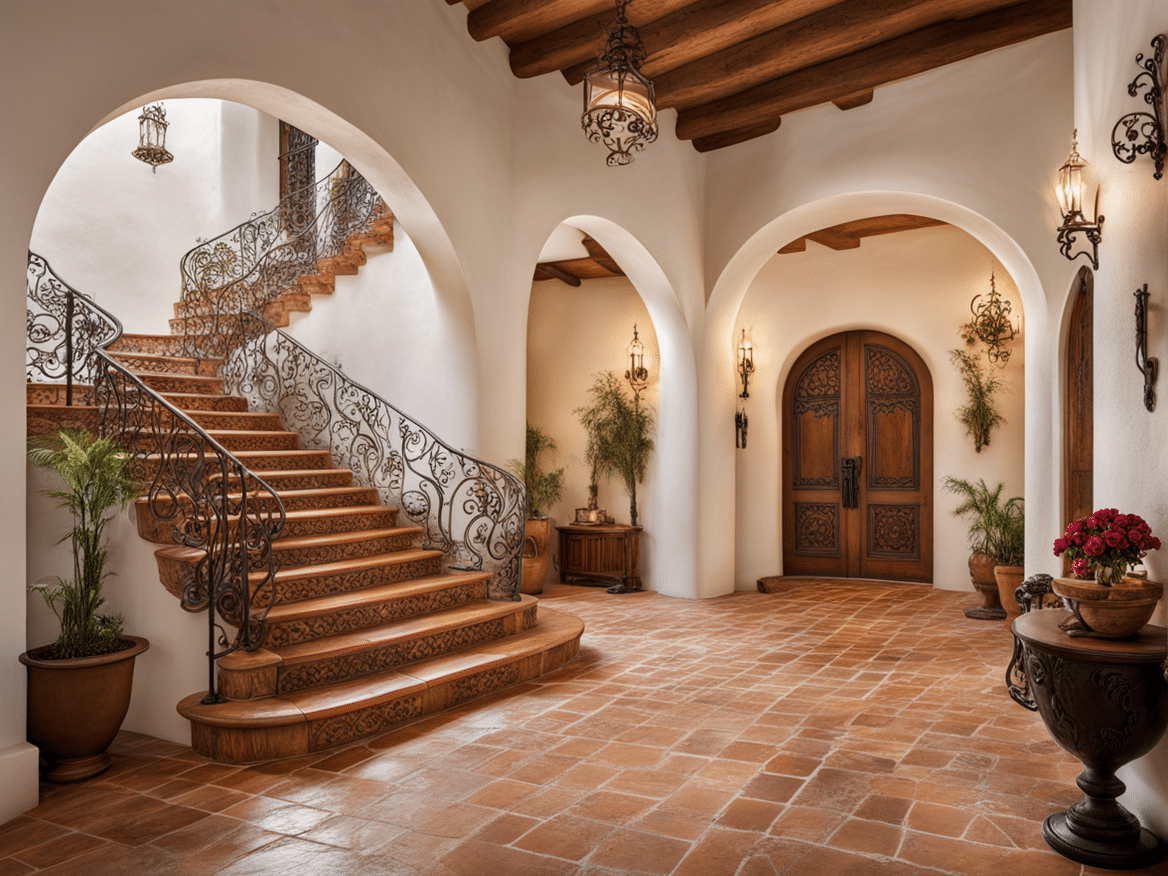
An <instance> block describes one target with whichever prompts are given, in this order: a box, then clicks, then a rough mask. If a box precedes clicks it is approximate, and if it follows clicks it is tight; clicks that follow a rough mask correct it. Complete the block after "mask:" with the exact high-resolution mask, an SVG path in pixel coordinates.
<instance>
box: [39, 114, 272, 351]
mask: <svg viewBox="0 0 1168 876" xmlns="http://www.w3.org/2000/svg"><path fill="white" fill-rule="evenodd" d="M165 108H166V120H167V122H168V123H169V128H168V129H167V135H166V147H167V150H168V151H169V152H170V153H171V154H172V155H174V156H175V158H174V161H172V162H170V163H168V164H163V165H160V166H159V168H158V170H157V171H156V172H153V173H152V172H151V169H150V166H149V165H147V164H144V163H142V162H141V161H139V160H138V159H136V158H134V157H133V156H132V155H131V154H130V153H131V152H132V151H133V150H134V149H135V148H136V147H137V145H138V116H139V114H140V109H134V110H131V111H130V112H127V113H124V114H122V115H120V116H118V117H117V118H115V119H112V120H110V121H109V122H108V123H107V124H105V125H102V126H101V127H100V128H98V129H97V130H95V131H93V132H92V133H91V134H90V135H89V136H87V137H86V138H85V139H84V140H83V141H82V142H81V143H79V144H78V145H77V148H76V149H74V150H73V152H72V153H71V154H70V155H69V158H68V160H66V161H65V163H64V164H63V165H62V166H61V168H60V170H59V171H58V172H57V175H56V176H55V177H54V179H53V184H52V185H51V186H50V187H49V190H48V191H47V192H46V193H45V197H44V201H43V202H42V204H41V207H40V210H39V212H38V213H37V220H36V225H35V226H34V228H33V234H32V241H31V243H30V244H29V247H30V248H31V249H32V250H33V252H36V253H39V254H40V255H41V256H43V257H44V258H46V259H48V261H49V264H50V265H52V267H53V270H54V272H55V273H56V274H57V275H58V276H59V277H60V278H61V279H63V280H64V281H65V282H67V283H69V284H70V285H71V286H73V287H74V288H75V289H78V290H79V291H81V292H83V293H85V294H86V295H89V296H90V297H92V298H93V299H94V300H95V301H97V302H98V303H99V304H101V305H102V306H103V307H105V308H106V309H108V310H110V311H111V312H112V313H113V314H114V315H115V316H117V317H118V318H119V319H120V320H121V321H122V324H123V325H124V326H125V328H126V331H128V332H141V333H153V334H166V333H167V331H168V329H167V323H166V321H167V320H168V319H170V318H171V317H173V316H174V303H175V302H176V301H177V300H178V297H179V289H180V282H181V279H180V274H179V261H180V259H181V258H182V256H183V255H184V254H185V253H186V252H187V251H189V250H190V249H192V248H194V247H195V246H196V244H197V241H198V239H200V238H202V239H208V238H212V237H216V236H218V235H219V234H222V233H223V232H225V231H228V230H230V229H231V228H233V227H235V226H236V225H238V224H239V223H240V222H243V221H244V220H246V219H247V218H248V217H249V216H250V215H251V214H252V213H254V212H256V211H265V210H270V209H271V208H272V207H274V206H275V205H276V203H277V201H279V188H278V176H277V164H276V155H277V153H278V151H279V150H278V146H279V144H278V125H277V121H276V119H274V118H272V117H271V116H267V115H265V114H263V113H259V112H256V111H255V110H254V109H252V108H251V107H247V106H243V105H241V104H236V103H228V102H224V101H219V100H200V99H190V100H170V101H167V102H166V104H165Z"/></svg>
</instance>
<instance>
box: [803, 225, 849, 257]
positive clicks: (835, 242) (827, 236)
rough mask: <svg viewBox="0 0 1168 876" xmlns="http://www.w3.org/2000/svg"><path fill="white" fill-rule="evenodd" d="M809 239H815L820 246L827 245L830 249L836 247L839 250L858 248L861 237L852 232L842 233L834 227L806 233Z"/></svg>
mask: <svg viewBox="0 0 1168 876" xmlns="http://www.w3.org/2000/svg"><path fill="white" fill-rule="evenodd" d="M806 237H807V239H808V240H813V241H815V242H816V243H818V244H819V245H820V246H826V247H827V248H828V249H834V250H836V251H837V252H839V251H840V250H845V249H858V248H859V246H860V238H858V237H855V236H854V235H851V234H841V233H840V232H839V231H836V230H835V229H834V228H823V229H820V230H819V231H812V232H811V233H810V234H808V235H806Z"/></svg>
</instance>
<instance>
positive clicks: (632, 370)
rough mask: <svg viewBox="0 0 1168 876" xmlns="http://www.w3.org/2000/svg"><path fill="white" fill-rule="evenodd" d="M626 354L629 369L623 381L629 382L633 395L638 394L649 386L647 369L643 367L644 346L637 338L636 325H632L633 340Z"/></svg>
mask: <svg viewBox="0 0 1168 876" xmlns="http://www.w3.org/2000/svg"><path fill="white" fill-rule="evenodd" d="M627 353H628V358H629V367H628V369H627V370H626V371H625V380H627V381H628V382H629V386H631V387H632V388H633V392H634V393H639V392H640V391H641V390H642V389H644V388H645V387H646V386H648V385H649V369H648V368H646V367H645V345H644V344H643V343H642V342H641V339H640V338H638V337H637V324H636V323H633V339H632V340H631V341H629V346H628V348H627Z"/></svg>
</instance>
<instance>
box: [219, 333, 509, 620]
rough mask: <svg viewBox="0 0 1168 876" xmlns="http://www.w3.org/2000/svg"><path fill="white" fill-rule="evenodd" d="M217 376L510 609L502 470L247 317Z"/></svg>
mask: <svg viewBox="0 0 1168 876" xmlns="http://www.w3.org/2000/svg"><path fill="white" fill-rule="evenodd" d="M238 324H239V330H238V331H237V332H235V333H233V339H234V340H236V341H238V343H237V345H236V346H234V347H232V348H231V349H230V350H228V351H227V360H226V361H225V362H224V366H223V374H224V377H225V378H226V381H227V385H228V387H229V388H230V391H232V392H235V393H238V394H240V395H243V396H244V397H246V398H247V399H248V402H249V405H250V407H249V409H250V410H253V411H267V412H279V413H280V415H281V417H282V418H283V422H284V428H286V429H289V430H292V431H295V432H298V433H299V434H300V439H301V446H303V447H304V448H306V449H313V448H315V449H323V450H328V451H329V452H330V453H332V455H333V458H334V459H337V460H343V461H344V464H345V465H347V466H348V467H349V468H351V469H352V470H353V478H354V482H355V483H357V484H360V485H361V486H366V487H373V488H375V489H376V490H377V491H378V492H379V493H380V494H381V497H382V500H383V501H384V502H385V503H386V504H387V505H396V506H397V507H399V508H401V511H402V513H403V514H405V515H406V516H407V517H409V519H410V520H411V521H412V522H413V523H414V524H415V525H417V526H420V527H421V528H422V531H423V532H422V536H421V546H422V547H425V548H428V549H433V550H440V551H442V552H443V553H444V554H445V561H444V562H445V564H446V565H447V566H449V567H450V568H454V569H462V570H473V571H489V572H491V575H492V577H491V580H490V582H489V583H488V586H487V595H488V596H489V597H490V598H492V599H502V600H518V599H519V583H520V563H521V561H522V556H523V539H524V532H525V527H524V521H525V517H526V513H525V512H526V503H527V497H526V491H525V490H524V487H523V484H522V482H521V481H519V480H518V479H517V478H515V477H514V476H513V475H511V474H508V473H507V472H506V471H504V470H503V469H501V468H498V467H496V466H493V465H490V464H488V463H486V462H482V461H481V460H478V459H475V458H474V457H471V456H468V455H467V454H465V453H462V452H460V451H458V450H455V449H454V448H452V447H450V446H449V445H447V444H445V443H444V442H443V441H441V440H440V439H439V438H438V437H437V436H436V435H435V434H434V433H433V432H431V431H430V430H429V429H427V428H426V427H424V426H422V425H420V424H419V423H417V422H415V421H413V420H411V419H410V418H409V417H407V416H406V415H405V414H403V413H402V412H401V411H399V410H398V409H397V408H395V407H393V405H391V404H390V403H389V402H387V401H385V400H384V399H382V398H380V397H379V396H377V395H376V394H374V393H373V392H371V391H370V390H368V389H366V388H365V387H364V386H361V385H360V384H358V383H355V382H354V381H352V380H350V379H349V378H348V377H347V376H346V375H345V374H344V373H343V372H342V371H341V370H340V369H338V368H337V367H335V366H334V365H331V364H330V363H328V362H326V361H324V360H323V359H321V358H320V357H319V356H317V355H316V354H315V353H313V352H312V351H311V350H309V349H307V348H306V347H304V346H303V345H301V344H300V343H299V342H297V341H296V340H294V339H293V338H292V337H290V336H289V335H287V334H285V333H284V332H282V331H280V330H279V329H277V328H275V327H274V326H272V325H271V324H270V323H268V322H267V321H266V320H264V319H263V318H262V317H260V316H259V315H257V314H255V313H249V314H239V316H238Z"/></svg>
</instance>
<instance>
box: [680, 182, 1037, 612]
mask: <svg viewBox="0 0 1168 876" xmlns="http://www.w3.org/2000/svg"><path fill="white" fill-rule="evenodd" d="M852 205H855V206H854V208H853V206H852ZM893 213H895V214H913V215H917V216H926V217H930V218H932V219H937V220H940V221H942V222H944V223H948V225H949V226H953V227H941V228H932V227H929V228H923V229H922V230H914V231H912V232H911V233H906V234H891V235H888V236H886V237H877V238H874V239H873V240H872V241H868V240H865V241H864V244H863V246H861V247H858V248H854V249H848V250H845V251H837V252H833V251H830V250H828V249H823V248H820V247H818V246H812V245H808V246H807V247H806V253H799V254H795V255H776V253H777V252H778V251H779V250H780V249H781V248H783V247H784V246H786V245H787V244H788V243H790V242H791V241H793V240H796V239H798V238H800V237H803V236H806V235H809V234H811V233H813V232H815V231H817V230H819V229H824V228H829V227H832V226H835V225H838V224H840V223H841V222H850V221H852V220H855V219H856V218H857V217H868V216H880V215H886V214H893ZM760 235H761V236H762V241H760V239H759V237H760ZM917 235H919V236H920V238H921V239H922V240H930V239H931V241H932V242H933V243H934V244H935V245H936V246H949V245H950V244H948V243H944V242H943V241H944V239H945V237H946V236H948V238H949V239H952V240H953V241H954V242H955V244H954V245H956V246H958V247H959V249H960V250H961V251H962V253H963V255H962V259H960V260H958V261H965V262H966V265H965V273H964V274H963V276H961V277H956V276H950V275H943V276H944V280H941V281H939V280H938V279H937V278H936V277H934V278H933V279H932V280H930V278H929V274H928V272H920V271H917V270H916V268H917V267H918V266H919V265H920V264H921V255H920V253H914V252H913V251H911V249H910V248H908V247H904V246H903V241H907V240H909V239H910V238H912V237H914V236H917ZM812 239H814V238H812ZM898 241H901V242H898ZM764 246H765V247H766V249H763V247H764ZM865 247H868V248H869V249H870V251H872V252H875V251H877V250H878V249H881V248H884V249H887V250H888V251H889V253H893V252H896V251H897V250H900V252H899V253H898V255H897V257H895V258H892V259H890V261H889V263H888V264H889V266H888V267H887V268H886V269H882V271H883V274H882V275H881V274H880V272H878V273H877V274H875V275H872V274H869V273H867V272H865V271H863V270H861V271H860V272H853V273H852V274H851V275H850V276H844V273H843V272H840V271H838V270H837V268H834V267H832V265H833V264H834V265H836V266H838V265H845V264H847V261H846V260H847V259H848V258H852V257H856V258H859V257H860V254H862V253H864V252H865ZM768 250H769V252H768ZM813 250H814V251H815V252H816V253H817V254H816V255H815V256H813V257H812V261H814V260H824V261H826V263H827V266H826V268H824V271H825V272H821V273H817V271H819V270H820V269H819V268H816V271H815V272H806V273H805V275H802V274H800V275H798V276H796V272H795V269H794V268H791V267H783V260H784V259H788V260H789V259H799V258H806V257H808V255H809V254H811V253H812V252H813ZM748 252H749V254H750V264H751V266H753V267H754V273H753V274H751V275H748V269H747V267H746V262H745V261H744V260H745V259H746V254H747V253H748ZM933 261H934V262H935V261H938V259H937V258H936V257H933ZM940 261H943V259H940ZM788 264H789V263H788ZM931 264H932V263H931ZM995 264H996V266H997V267H996V268H995V267H994V265H995ZM942 267H944V265H942ZM991 270H993V271H994V272H995V274H996V283H997V287H998V290H999V291H1000V292H1002V293H1003V294H1004V295H1005V296H1006V297H1007V298H1009V299H1010V300H1011V301H1012V302H1013V304H1014V313H1015V314H1016V315H1017V314H1020V312H1021V311H1022V310H1023V305H1024V303H1025V304H1026V305H1029V304H1030V303H1031V302H1033V304H1034V306H1035V307H1036V308H1037V310H1038V311H1039V312H1041V311H1042V310H1043V309H1044V306H1043V302H1042V300H1041V295H1040V293H1041V286H1040V285H1039V282H1038V279H1037V276H1036V275H1035V273H1034V269H1033V267H1032V266H1031V265H1030V263H1029V260H1028V259H1027V258H1026V256H1025V255H1024V254H1023V253H1022V252H1021V250H1020V249H1019V248H1018V247H1017V244H1015V243H1014V242H1013V241H1012V240H1010V239H1009V238H1008V237H1007V236H1005V235H1004V234H1003V233H1002V232H1001V231H1000V229H996V228H995V227H994V226H993V225H992V224H991V223H988V222H987V221H986V220H985V219H984V218H983V217H980V216H977V215H976V214H972V213H970V212H969V211H967V210H965V209H963V208H961V207H959V206H958V205H955V204H952V203H950V202H944V201H940V200H938V199H935V198H929V197H924V196H920V195H914V194H909V193H867V194H857V195H852V196H840V197H838V198H831V199H825V200H824V201H821V202H815V203H814V204H810V205H805V206H804V207H801V208H799V209H798V210H796V211H792V213H791V214H788V215H786V216H784V217H782V218H781V219H779V220H776V221H775V222H774V223H772V224H771V225H769V226H767V228H766V229H764V231H762V232H759V233H758V234H756V235H755V237H753V238H751V240H750V242H749V243H748V244H747V245H746V246H744V247H743V249H741V250H740V251H739V253H738V254H737V255H736V256H735V257H734V258H733V259H731V261H730V262H729V263H728V265H727V268H726V271H724V272H723V275H722V277H721V279H720V280H719V282H718V284H717V285H716V287H715V290H714V294H713V296H712V297H711V302H710V308H709V318H708V319H707V323H706V329H707V332H706V334H705V335H704V337H703V342H704V343H703V385H702V389H703V400H704V404H705V405H706V408H705V410H707V411H708V412H710V416H709V417H707V418H706V419H705V420H704V421H703V428H704V432H703V445H702V446H703V468H702V478H703V491H704V492H703V503H704V505H705V507H706V508H707V510H710V511H713V509H715V508H720V507H722V504H721V503H722V501H729V497H728V496H727V497H726V498H725V499H719V498H717V497H718V496H719V494H721V495H723V496H724V495H725V491H724V490H722V489H721V487H720V485H721V484H726V483H732V484H736V485H737V492H738V495H737V496H736V497H735V498H734V500H733V501H734V503H735V504H734V507H735V509H736V510H735V512H734V517H735V519H736V521H737V525H736V526H734V527H733V528H732V527H729V526H727V527H726V530H727V531H726V532H725V533H724V535H725V537H726V538H727V539H734V540H735V541H734V544H735V556H734V557H731V556H728V555H727V552H725V551H724V549H723V547H722V545H723V544H724V542H721V541H720V540H719V539H718V538H717V537H716V536H715V535H713V534H710V535H709V536H708V537H707V538H705V539H704V540H703V562H702V578H703V580H713V581H717V580H721V581H723V582H724V581H725V580H726V579H727V578H729V577H731V576H732V577H733V579H734V583H735V586H736V587H737V588H738V589H747V588H752V587H753V586H754V582H755V581H756V580H757V578H759V577H762V576H769V575H773V574H775V573H776V571H777V570H778V568H779V566H780V562H781V560H780V554H781V545H780V538H779V536H778V533H779V532H780V531H781V524H780V521H779V517H780V513H781V511H780V509H781V505H782V503H781V499H780V491H779V483H780V476H779V472H778V468H779V461H780V457H779V454H778V451H777V448H778V447H779V444H780V434H781V431H782V416H781V413H780V411H781V387H782V385H783V381H785V380H786V379H787V377H788V375H789V371H790V368H791V366H792V365H793V363H794V361H795V358H797V356H798V354H799V353H801V352H802V351H803V350H804V349H806V348H807V347H808V346H809V345H810V344H811V343H814V342H815V341H816V340H818V339H820V338H822V337H825V336H827V335H829V334H832V333H834V332H837V331H844V330H853V329H876V330H881V331H885V332H888V333H890V334H894V335H896V336H898V337H901V338H903V339H905V340H907V341H908V342H909V343H910V344H912V346H913V347H914V348H915V349H917V350H918V351H919V352H920V354H921V356H922V358H923V359H924V361H925V363H926V364H927V366H928V369H929V371H930V372H931V373H932V374H933V376H934V378H935V380H936V381H937V384H936V390H937V393H938V401H937V407H936V411H935V415H934V422H935V425H936V427H937V428H938V429H940V430H942V432H938V435H937V440H936V448H937V453H938V458H937V459H936V460H935V469H934V470H935V479H936V480H938V481H939V479H940V478H941V477H943V476H944V475H949V474H952V475H955V476H959V477H960V476H973V477H974V478H975V479H976V477H978V476H980V475H981V473H982V472H986V479H987V480H989V479H990V477H994V474H993V470H997V469H998V468H999V466H998V464H997V462H994V461H992V459H996V458H997V457H1002V456H1008V457H1010V460H1009V462H1008V464H1007V467H1006V469H1003V470H1002V471H1003V472H1004V473H1003V474H1002V475H1001V476H1000V477H999V478H998V479H1001V480H1003V481H1006V482H1007V483H1008V484H1009V489H1010V490H1011V494H1012V495H1013V494H1021V493H1023V492H1024V486H1023V482H1024V478H1025V472H1026V469H1025V466H1024V441H1025V437H1024V430H1023V425H1024V422H1025V412H1024V404H1023V397H1024V393H1023V387H1024V385H1029V384H1030V383H1031V381H1032V374H1031V368H1030V367H1026V368H1025V369H1023V367H1022V365H1023V362H1024V361H1026V362H1027V363H1029V362H1030V361H1032V360H1033V357H1027V356H1025V355H1024V350H1025V349H1026V347H1027V346H1028V345H1029V344H1030V343H1031V342H1032V340H1033V339H1032V338H1031V337H1030V336H1029V335H1026V336H1025V337H1024V343H1015V344H1014V345H1013V358H1012V360H1011V363H1010V366H1009V368H1010V371H1011V372H1012V374H1011V375H1010V377H1009V382H1010V384H1011V386H1012V387H1013V391H1014V398H1013V401H1012V402H1011V405H1010V409H1009V410H1008V411H1007V412H1006V416H1007V420H1008V421H1010V427H1009V428H1010V429H1011V430H1012V434H1010V435H1009V436H1008V437H1006V436H1005V433H1001V434H995V437H994V440H993V442H992V443H991V446H990V447H989V448H987V449H986V450H983V451H982V453H981V454H976V453H975V452H974V450H973V446H972V443H970V442H968V439H966V438H965V437H964V434H963V433H964V428H963V427H962V426H961V425H960V424H959V423H958V422H957V420H956V419H955V417H954V416H953V411H954V410H955V408H956V402H957V400H958V394H959V393H960V391H961V381H960V376H959V374H958V372H957V371H956V370H955V369H954V367H953V366H952V365H951V364H950V362H949V351H950V350H951V349H954V348H957V347H960V346H961V345H962V341H961V339H960V337H959V335H958V329H959V326H960V325H961V324H962V323H963V322H965V321H967V320H968V319H969V318H970V315H971V314H970V309H969V307H970V301H971V299H973V298H974V297H975V296H976V295H978V294H982V295H984V294H985V293H988V292H989V286H990V282H989V281H990V273H991ZM731 279H733V286H731V285H730V283H731ZM848 284H850V285H848ZM940 287H944V288H940ZM731 288H735V289H737V300H735V301H733V302H731V301H730V300H729V294H730V290H731ZM837 292H838V294H836V293H837ZM723 295H726V296H727V297H725V298H724V297H723ZM784 296H789V297H784ZM882 296H887V298H885V297H882ZM901 296H903V297H901ZM812 301H813V302H814V306H808V302H812ZM929 305H932V306H929ZM763 312H768V313H769V314H770V315H769V316H768V317H765V318H764V317H762V316H761V315H760V314H761V313H763ZM743 326H751V327H753V333H754V338H755V348H756V349H755V357H756V363H757V372H756V374H755V375H754V377H753V378H752V391H751V396H752V398H753V396H754V394H755V392H754V389H753V384H755V383H756V384H757V385H758V391H759V392H760V394H761V395H762V396H763V397H764V398H767V399H770V400H772V401H771V402H770V403H771V404H773V408H770V409H764V410H758V409H757V408H756V409H755V410H751V411H750V414H751V416H750V427H751V428H750V447H749V449H748V450H746V451H745V452H741V451H739V452H735V451H734V449H733V445H732V444H730V443H729V442H727V441H726V440H725V435H726V434H727V432H726V431H725V429H717V428H716V426H715V427H711V428H709V429H705V425H706V423H707V422H711V421H712V422H713V423H715V424H722V423H726V424H729V423H730V422H731V421H732V419H733V415H734V411H733V409H732V407H731V404H732V403H733V399H734V398H735V395H734V394H732V391H731V387H732V386H733V384H732V383H731V381H732V380H733V377H734V366H733V360H732V359H731V356H732V355H733V344H734V341H735V340H736V338H737V337H738V334H739V330H740V328H741V327H743ZM714 332H717V337H715V335H714ZM768 348H769V349H770V350H771V353H770V355H771V356H772V357H773V359H772V360H771V362H770V363H769V369H770V370H771V374H770V375H769V376H768V375H767V374H766V371H767V370H768V363H767V357H768V353H767V350H768ZM766 382H770V384H771V390H770V391H769V392H768V391H766V390H765V389H764V384H765V383H766ZM942 396H943V398H942ZM739 404H741V402H739ZM756 424H757V428H756ZM768 433H769V434H768ZM942 436H943V437H942ZM760 455H761V456H767V455H769V456H770V461H768V462H766V463H764V464H765V465H767V466H769V469H768V471H767V474H766V475H765V476H759V474H758V465H759V464H760V463H761V460H760V458H759V456H760ZM986 460H991V461H990V462H988V463H987V462H986ZM744 465H754V466H755V468H754V469H752V473H747V472H746V471H745V470H744ZM719 472H720V473H722V474H721V476H720V477H719V478H718V482H717V483H713V482H712V479H713V476H712V475H711V473H719ZM768 484H770V485H773V486H766V485H768ZM705 491H710V492H705ZM712 516H713V517H714V519H718V516H717V515H712ZM715 528H716V526H715ZM746 530H749V531H746ZM934 532H935V535H936V538H935V544H936V545H937V552H936V557H937V561H938V563H940V564H941V565H940V566H938V568H937V569H936V570H935V574H934V579H933V580H934V583H935V586H938V587H948V588H951V589H967V588H968V586H969V585H968V574H967V573H966V572H965V569H964V558H965V557H966V556H967V555H968V549H967V546H966V538H965V527H964V526H962V525H961V522H960V521H957V520H955V519H953V518H952V516H951V515H949V514H943V513H941V510H940V505H938V510H937V513H935V514H934ZM943 546H947V547H951V548H952V550H949V551H944V552H943V550H942V548H943ZM946 557H948V559H946ZM950 560H951V562H950ZM945 563H948V565H949V566H952V568H951V569H950V568H947V567H946V566H945Z"/></svg>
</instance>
